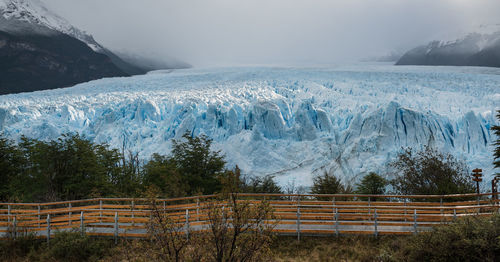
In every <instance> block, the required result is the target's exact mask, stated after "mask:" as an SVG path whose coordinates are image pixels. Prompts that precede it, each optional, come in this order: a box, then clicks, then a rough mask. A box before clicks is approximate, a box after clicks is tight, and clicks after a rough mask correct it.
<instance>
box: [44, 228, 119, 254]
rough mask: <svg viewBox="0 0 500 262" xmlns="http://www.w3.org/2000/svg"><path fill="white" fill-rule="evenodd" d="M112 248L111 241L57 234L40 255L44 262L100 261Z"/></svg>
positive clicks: (74, 234)
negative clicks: (54, 261)
mask: <svg viewBox="0 0 500 262" xmlns="http://www.w3.org/2000/svg"><path fill="white" fill-rule="evenodd" d="M111 246H112V243H111V242H110V241H106V240H104V239H92V238H90V237H89V236H87V235H83V236H82V235H81V233H80V232H77V231H71V232H57V233H56V234H55V236H54V238H53V239H51V241H50V245H49V246H48V247H46V249H45V251H43V252H42V253H41V255H40V260H42V261H53V260H56V261H98V260H99V259H101V258H102V257H104V256H105V255H106V254H107V251H108V250H109V249H110V247H111Z"/></svg>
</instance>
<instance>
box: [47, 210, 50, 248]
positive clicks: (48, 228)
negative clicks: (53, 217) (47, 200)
mask: <svg viewBox="0 0 500 262" xmlns="http://www.w3.org/2000/svg"><path fill="white" fill-rule="evenodd" d="M47 244H48V245H50V214H47Z"/></svg>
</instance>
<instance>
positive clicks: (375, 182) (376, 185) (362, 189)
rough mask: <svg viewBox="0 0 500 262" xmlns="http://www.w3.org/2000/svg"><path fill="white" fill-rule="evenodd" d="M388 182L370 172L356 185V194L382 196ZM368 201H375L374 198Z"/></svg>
mask: <svg viewBox="0 0 500 262" xmlns="http://www.w3.org/2000/svg"><path fill="white" fill-rule="evenodd" d="M387 184H388V182H387V180H385V179H384V178H383V177H381V176H379V175H377V174H376V173H374V172H370V173H369V174H368V175H366V176H364V177H363V179H361V181H360V183H359V184H357V185H356V187H357V189H356V193H358V194H366V195H382V194H384V193H385V187H386V186H387ZM370 200H372V201H376V198H375V197H370Z"/></svg>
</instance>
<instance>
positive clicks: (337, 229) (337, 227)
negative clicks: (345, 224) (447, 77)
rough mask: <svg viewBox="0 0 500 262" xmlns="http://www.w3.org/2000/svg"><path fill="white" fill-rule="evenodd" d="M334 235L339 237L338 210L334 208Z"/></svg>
mask: <svg viewBox="0 0 500 262" xmlns="http://www.w3.org/2000/svg"><path fill="white" fill-rule="evenodd" d="M335 235H337V236H339V210H338V208H335Z"/></svg>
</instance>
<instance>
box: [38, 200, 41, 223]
mask: <svg viewBox="0 0 500 262" xmlns="http://www.w3.org/2000/svg"><path fill="white" fill-rule="evenodd" d="M40 220H41V217H40V204H38V228H40V226H41V225H40Z"/></svg>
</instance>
